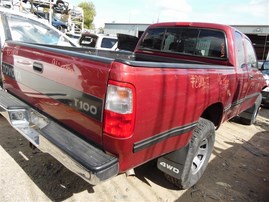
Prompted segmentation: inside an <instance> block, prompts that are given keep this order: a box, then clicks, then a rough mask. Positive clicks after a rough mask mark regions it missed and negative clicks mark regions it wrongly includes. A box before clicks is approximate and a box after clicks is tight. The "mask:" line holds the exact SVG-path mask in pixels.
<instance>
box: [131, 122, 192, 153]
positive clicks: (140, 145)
mask: <svg viewBox="0 0 269 202" xmlns="http://www.w3.org/2000/svg"><path fill="white" fill-rule="evenodd" d="M196 125H197V122H195V123H191V124H188V125H185V126H181V127H178V128H173V129H171V130H168V131H166V132H163V133H160V134H157V135H155V136H153V137H150V138H147V139H145V140H142V141H140V142H136V143H134V148H133V152H134V153H135V152H138V151H140V150H143V149H145V148H147V147H150V146H152V145H154V144H157V143H158V142H161V141H164V140H166V139H168V138H170V137H174V136H178V135H182V134H184V133H187V132H189V131H191V130H193V129H194V128H195V126H196Z"/></svg>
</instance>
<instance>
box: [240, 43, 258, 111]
mask: <svg viewBox="0 0 269 202" xmlns="http://www.w3.org/2000/svg"><path fill="white" fill-rule="evenodd" d="M244 43H245V51H246V66H247V70H248V74H249V87H248V91H247V95H246V98H245V99H246V100H245V105H246V106H245V108H244V109H246V108H249V107H250V106H252V105H253V104H254V102H255V101H256V99H257V97H258V93H260V89H261V88H262V86H261V85H262V80H261V79H262V78H261V73H260V71H259V70H258V63H257V58H256V53H255V50H254V48H253V46H252V43H251V41H250V40H249V39H248V38H245V40H244ZM243 107H244V106H242V108H243ZM244 109H242V110H244Z"/></svg>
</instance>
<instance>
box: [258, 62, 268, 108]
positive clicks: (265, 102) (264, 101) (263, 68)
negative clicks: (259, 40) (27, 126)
mask: <svg viewBox="0 0 269 202" xmlns="http://www.w3.org/2000/svg"><path fill="white" fill-rule="evenodd" d="M260 64H261V65H259V69H260V70H261V72H262V74H263V76H264V78H265V80H266V83H267V87H266V88H264V89H263V90H262V104H263V106H265V107H267V108H268V107H269V60H266V61H263V62H260Z"/></svg>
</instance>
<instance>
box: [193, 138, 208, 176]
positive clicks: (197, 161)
mask: <svg viewBox="0 0 269 202" xmlns="http://www.w3.org/2000/svg"><path fill="white" fill-rule="evenodd" d="M208 149H209V145H208V140H207V139H204V140H203V141H202V143H201V144H200V146H199V148H198V150H197V152H196V154H195V157H194V158H193V161H192V165H191V171H192V174H193V175H195V174H196V173H197V172H198V171H199V170H200V169H201V168H202V166H203V164H204V162H205V159H206V157H207V154H208Z"/></svg>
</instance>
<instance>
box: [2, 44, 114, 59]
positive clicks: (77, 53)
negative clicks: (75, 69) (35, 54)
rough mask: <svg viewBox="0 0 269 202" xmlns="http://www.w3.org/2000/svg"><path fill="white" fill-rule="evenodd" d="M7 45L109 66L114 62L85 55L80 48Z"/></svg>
mask: <svg viewBox="0 0 269 202" xmlns="http://www.w3.org/2000/svg"><path fill="white" fill-rule="evenodd" d="M7 43H8V44H13V45H19V46H23V47H28V48H34V49H38V50H43V51H48V52H54V53H59V54H64V55H68V56H71V57H76V58H82V59H87V60H91V61H96V62H102V63H105V64H110V63H111V62H113V61H114V59H111V58H106V57H100V56H96V55H89V54H87V53H83V52H81V48H80V47H65V46H56V45H55V46H53V45H43V44H31V43H23V42H17V41H16V42H15V41H7Z"/></svg>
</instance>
